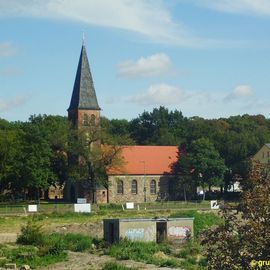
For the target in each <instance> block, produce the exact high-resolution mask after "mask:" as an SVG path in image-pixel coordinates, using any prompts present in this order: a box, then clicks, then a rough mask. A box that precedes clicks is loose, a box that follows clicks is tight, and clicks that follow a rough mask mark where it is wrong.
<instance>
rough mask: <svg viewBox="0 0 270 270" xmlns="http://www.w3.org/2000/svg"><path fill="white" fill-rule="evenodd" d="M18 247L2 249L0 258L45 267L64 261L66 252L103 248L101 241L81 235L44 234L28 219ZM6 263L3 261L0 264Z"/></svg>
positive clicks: (32, 220) (37, 225)
mask: <svg viewBox="0 0 270 270" xmlns="http://www.w3.org/2000/svg"><path fill="white" fill-rule="evenodd" d="M17 243H18V244H19V246H18V247H12V248H10V247H3V248H2V249H1V254H0V256H4V257H6V258H7V261H12V262H16V263H17V264H18V265H21V264H29V265H30V266H31V267H32V268H36V267H38V266H46V265H49V264H53V263H56V262H60V261H63V260H65V259H66V257H67V253H66V251H67V250H70V251H74V252H83V251H86V250H89V251H93V250H95V249H96V248H98V247H103V246H104V243H103V241H102V240H97V239H94V238H92V237H89V236H84V235H81V234H71V233H67V234H60V233H53V234H45V233H44V231H43V230H42V226H41V225H40V224H38V223H37V220H35V219H30V220H28V222H27V224H26V225H25V226H23V227H22V229H21V234H20V236H19V237H18V239H17ZM4 263H6V262H5V261H4V262H2V264H4Z"/></svg>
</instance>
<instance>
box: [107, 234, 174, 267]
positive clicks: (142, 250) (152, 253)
mask: <svg viewBox="0 0 270 270" xmlns="http://www.w3.org/2000/svg"><path fill="white" fill-rule="evenodd" d="M106 253H107V254H109V255H110V256H113V257H115V258H116V259H119V260H135V261H141V262H145V263H152V264H155V265H159V266H173V267H174V266H177V265H178V262H177V260H176V259H174V258H170V257H169V256H168V255H169V254H170V253H171V251H170V248H169V246H167V245H166V244H156V243H153V242H132V241H128V240H126V239H124V240H122V241H120V242H119V243H117V244H114V245H112V246H111V247H110V248H109V249H108V250H107V252H106Z"/></svg>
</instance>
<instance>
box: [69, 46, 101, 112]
mask: <svg viewBox="0 0 270 270" xmlns="http://www.w3.org/2000/svg"><path fill="white" fill-rule="evenodd" d="M74 109H82V110H100V107H99V105H98V102H97V96H96V91H95V87H94V83H93V79H92V74H91V71H90V67H89V63H88V59H87V54H86V50H85V46H84V45H82V50H81V55H80V60H79V64H78V68H77V73H76V79H75V83H74V86H73V92H72V97H71V101H70V105H69V108H68V111H71V110H74Z"/></svg>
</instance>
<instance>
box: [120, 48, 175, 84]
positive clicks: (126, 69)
mask: <svg viewBox="0 0 270 270" xmlns="http://www.w3.org/2000/svg"><path fill="white" fill-rule="evenodd" d="M172 71H173V65H172V62H171V59H170V58H169V56H168V55H166V54H165V53H158V54H153V55H151V56H148V57H141V58H140V59H138V60H137V61H133V60H128V61H125V62H122V63H120V64H119V65H118V75H119V76H121V77H125V78H129V79H132V78H138V77H153V76H161V75H165V74H168V73H171V72H172Z"/></svg>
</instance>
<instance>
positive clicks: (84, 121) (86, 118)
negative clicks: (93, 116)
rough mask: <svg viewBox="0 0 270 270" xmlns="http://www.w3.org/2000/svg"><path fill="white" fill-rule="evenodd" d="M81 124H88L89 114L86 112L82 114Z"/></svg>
mask: <svg viewBox="0 0 270 270" xmlns="http://www.w3.org/2000/svg"><path fill="white" fill-rule="evenodd" d="M83 125H84V126H89V116H88V115H87V114H86V113H85V114H84V115H83Z"/></svg>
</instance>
